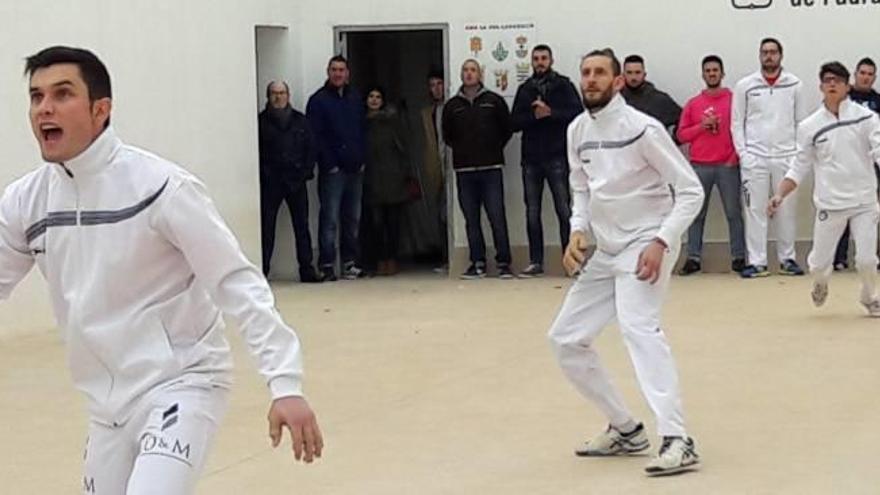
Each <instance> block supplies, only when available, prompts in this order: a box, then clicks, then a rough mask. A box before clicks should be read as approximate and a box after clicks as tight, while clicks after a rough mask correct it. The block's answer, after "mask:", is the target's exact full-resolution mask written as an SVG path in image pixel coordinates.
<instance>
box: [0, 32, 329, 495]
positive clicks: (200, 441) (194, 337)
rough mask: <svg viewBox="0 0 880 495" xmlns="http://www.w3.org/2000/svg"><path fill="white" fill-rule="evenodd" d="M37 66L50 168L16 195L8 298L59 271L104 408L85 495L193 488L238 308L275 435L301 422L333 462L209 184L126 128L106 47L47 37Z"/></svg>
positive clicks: (284, 332)
mask: <svg viewBox="0 0 880 495" xmlns="http://www.w3.org/2000/svg"><path fill="white" fill-rule="evenodd" d="M25 72H26V74H27V75H28V76H29V83H30V84H29V86H30V91H29V92H30V121H31V127H32V130H33V132H34V135H35V137H36V138H37V142H38V143H39V146H40V151H41V154H42V157H43V160H44V163H43V164H42V165H40V166H39V167H38V168H37V169H36V170H34V171H32V172H30V173H28V174H27V175H25V176H24V177H22V178H20V179H18V180H16V181H15V182H13V183H12V184H10V185H9V186H8V187H7V188H6V190H5V191H4V193H3V196H2V198H0V298H4V299H5V298H7V297H8V296H9V294H10V292H11V291H12V289H13V288H14V287H15V285H16V284H17V283H18V282H19V281H20V280H21V279H22V278H23V277H24V276H25V275H26V274H27V273H28V272H29V271H30V269H31V268H32V266H33V265H34V264H36V265H37V266H38V267H39V269H40V271H41V272H42V274H43V277H44V278H45V279H46V281H47V282H48V285H49V291H50V295H51V299H52V304H53V308H54V311H55V317H56V319H57V322H58V326H59V327H60V329H61V331H62V333H63V337H64V340H65V342H66V345H67V354H68V362H69V366H70V370H71V374H72V376H73V381H74V384H75V386H76V387H77V388H78V389H79V390H81V391H82V392H83V393H84V394H85V396H86V398H87V400H88V405H89V413H90V422H89V428H88V439H87V442H86V454H85V466H84V476H83V480H82V490H83V493H90V494H92V493H93V494H100V495H118V494H122V493H125V494H127V495H141V494H148V493H149V494H163V495H169V494H170V495H182V494H189V493H192V492H193V490H194V489H195V488H194V486H195V483H196V481H197V480H198V476H199V474H200V472H201V469H202V467H203V466H204V462H205V458H206V456H207V452H208V449H209V448H210V444H211V440H212V438H213V437H214V434H215V432H216V429H217V426H218V424H219V422H220V421H221V419H222V416H223V413H224V412H225V409H226V404H227V390H228V388H229V385H230V381H231V377H230V374H231V368H232V361H231V355H230V349H229V344H228V343H227V341H226V339H225V337H224V336H223V326H224V325H223V317H222V313H226V314H228V315H230V316H232V317H234V318H236V319H237V320H238V321H239V323H240V326H241V331H242V334H243V336H244V340H245V341H246V343H247V345H248V347H249V350H250V351H251V354H252V355H253V356H254V357H255V359H256V361H257V366H258V369H259V371H260V373H261V374H262V375H263V377H264V378H265V380H266V382H267V384H268V388H269V390H270V393H271V396H272V399H273V402H272V405H271V408H270V410H269V425H270V426H269V429H270V436H271V438H272V443H273V445H276V446H277V445H278V443H279V442H280V440H281V435H282V426H285V427H287V428H288V429H289V431H290V434H291V437H292V443H293V449H294V451H295V457H296V458H297V459H303V460H304V461H305V462H311V461H312V460H313V459H314V458H315V457H319V456H320V455H321V449H322V445H323V440H322V438H321V433H320V430H319V428H318V424H317V422H316V419H315V415H314V413H313V412H312V411H311V409H310V408H309V405H308V403H307V402H306V401H305V399H304V398H303V397H302V388H301V378H302V358H301V355H300V345H299V341H298V339H297V337H296V334H295V333H294V332H293V330H291V328H290V327H288V326H287V325H286V324H285V323H284V322H283V321H282V319H281V317H280V315H279V314H278V312H277V310H276V309H275V307H274V298H273V296H272V292H271V290H270V288H269V286H268V284H267V283H266V280H265V278H263V276H262V274H261V273H260V271H259V270H258V269H256V268H255V267H254V266H253V265H252V264H251V263H250V262H249V261H248V260H247V259H246V258H245V257H244V255H243V254H242V252H241V250H240V248H239V246H238V243H237V241H236V239H235V237H234V236H233V234H232V232H230V230H229V228H228V227H227V226H226V224H225V222H224V221H223V219H222V218H221V217H220V215H219V213H218V212H217V210H216V208H215V207H214V204H213V203H212V201H211V199H210V198H209V197H208V195H207V192H206V191H205V188H204V186H203V185H202V183H201V182H200V181H199V180H198V179H197V178H195V177H194V176H193V175H191V174H190V173H188V172H187V171H186V170H184V169H182V168H181V167H179V166H177V165H175V164H173V163H171V162H168V161H166V160H163V159H162V158H159V157H157V156H155V155H152V154H150V153H148V152H146V151H143V150H140V149H138V148H135V147H132V146H128V145H126V144H124V143H123V142H122V141H120V140H119V138H117V137H116V135H115V133H114V131H113V128H112V127H111V126H110V113H111V107H112V99H111V98H112V96H111V86H110V76H109V74H108V72H107V69H106V67H105V66H104V64H103V63H102V62H101V61H100V60H99V59H98V58H97V57H96V56H95V55H94V54H93V53H91V52H89V51H87V50H83V49H78V48H69V47H60V46H56V47H51V48H47V49H44V50H42V51H40V52H38V53H36V54H34V55H32V56H31V57H28V59H27V63H26V69H25Z"/></svg>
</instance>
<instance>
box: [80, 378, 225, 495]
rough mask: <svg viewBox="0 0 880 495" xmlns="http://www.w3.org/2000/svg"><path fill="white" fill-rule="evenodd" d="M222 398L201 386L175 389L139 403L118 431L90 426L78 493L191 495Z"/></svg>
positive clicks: (218, 418)
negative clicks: (80, 491)
mask: <svg viewBox="0 0 880 495" xmlns="http://www.w3.org/2000/svg"><path fill="white" fill-rule="evenodd" d="M227 393H228V391H227V390H226V389H224V388H219V387H216V386H211V385H207V384H204V385H203V384H199V385H193V384H188V383H181V384H176V385H172V386H170V387H168V388H167V389H165V390H161V391H159V392H157V393H155V394H153V395H151V396H149V397H148V398H145V399H144V400H143V403H142V404H140V405H138V406H137V407H136V408H135V411H134V413H133V414H132V416H131V419H130V420H129V421H128V422H127V423H126V424H124V425H122V426H118V427H113V426H108V425H104V424H100V423H97V422H95V421H92V422H90V424H89V436H88V439H87V440H86V452H85V467H84V474H83V481H82V484H83V493H85V494H97V495H123V494H125V495H147V494H155V495H160V494H161V495H186V494H191V493H193V492H194V490H195V485H196V482H197V481H198V478H199V476H200V474H201V471H202V468H203V467H204V464H205V459H206V458H207V454H208V450H209V448H210V447H211V443H212V440H213V438H214V434H215V432H216V431H217V427H218V426H219V424H220V421H221V420H222V418H223V414H224V413H225V412H226V406H227Z"/></svg>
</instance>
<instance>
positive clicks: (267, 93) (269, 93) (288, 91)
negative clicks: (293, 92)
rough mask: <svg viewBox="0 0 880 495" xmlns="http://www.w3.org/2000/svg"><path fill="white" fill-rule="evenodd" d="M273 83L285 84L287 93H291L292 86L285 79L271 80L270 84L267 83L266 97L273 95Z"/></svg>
mask: <svg viewBox="0 0 880 495" xmlns="http://www.w3.org/2000/svg"><path fill="white" fill-rule="evenodd" d="M273 84H283V85H284V90H285V91H287V94H290V86H288V85H287V82H285V81H269V84H267V85H266V98H269V97H270V96H272V85H273Z"/></svg>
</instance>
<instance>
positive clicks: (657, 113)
mask: <svg viewBox="0 0 880 495" xmlns="http://www.w3.org/2000/svg"><path fill="white" fill-rule="evenodd" d="M623 74H624V76H625V77H626V86H625V87H624V88H623V91H621V92H620V94H621V95H623V98H624V99H625V100H626V102H627V103H629V104H630V105H631V106H633V107H635V109H636V110H641V111H642V112H645V113H646V114H648V115H650V116H651V117H654V118H655V119H657V120H659V121H660V123H662V124H663V126H664V127H666V129H667V130H668V131H669V134H670V135H672V136H675V126H676V125H678V119H679V117H680V116H681V107H680V106H678V103H676V102H675V100H673V99H672V97H671V96H669V95H668V94H666V93H664V92H663V91H660V90H659V89H657V88H656V87H654V84H653V83H651V82H649V81H646V80H645V78H647V77H648V73H647V72H646V71H645V59H644V58H642V56H641V55H628V56H627V57H626V58H625V59H623Z"/></svg>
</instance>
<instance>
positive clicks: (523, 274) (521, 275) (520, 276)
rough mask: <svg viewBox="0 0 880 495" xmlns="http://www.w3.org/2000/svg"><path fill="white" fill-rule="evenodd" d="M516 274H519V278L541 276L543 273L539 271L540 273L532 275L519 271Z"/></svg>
mask: <svg viewBox="0 0 880 495" xmlns="http://www.w3.org/2000/svg"><path fill="white" fill-rule="evenodd" d="M518 276H519V278H541V277H543V276H544V274H543V273H540V274H537V275H532V274H529V273H520V274H519V275H518Z"/></svg>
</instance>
